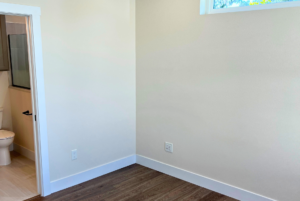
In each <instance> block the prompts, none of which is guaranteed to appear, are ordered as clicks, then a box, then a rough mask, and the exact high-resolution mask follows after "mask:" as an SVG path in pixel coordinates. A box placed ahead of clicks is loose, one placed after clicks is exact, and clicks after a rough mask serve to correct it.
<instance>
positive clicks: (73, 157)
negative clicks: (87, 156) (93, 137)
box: [72, 149, 77, 161]
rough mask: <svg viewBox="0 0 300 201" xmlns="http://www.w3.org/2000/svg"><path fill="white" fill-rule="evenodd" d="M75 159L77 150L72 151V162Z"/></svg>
mask: <svg viewBox="0 0 300 201" xmlns="http://www.w3.org/2000/svg"><path fill="white" fill-rule="evenodd" d="M76 159H77V149H74V150H72V161H74V160H76Z"/></svg>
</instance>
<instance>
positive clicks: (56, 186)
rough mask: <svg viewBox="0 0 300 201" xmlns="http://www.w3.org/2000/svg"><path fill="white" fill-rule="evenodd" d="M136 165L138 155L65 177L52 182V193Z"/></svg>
mask: <svg viewBox="0 0 300 201" xmlns="http://www.w3.org/2000/svg"><path fill="white" fill-rule="evenodd" d="M135 163H136V155H132V156H128V157H126V158H122V159H119V160H116V161H113V162H111V163H107V164H104V165H101V166H99V167H96V168H93V169H90V170H87V171H84V172H81V173H78V174H76V175H72V176H69V177H65V178H63V179H59V180H56V181H53V182H51V192H52V193H55V192H58V191H61V190H63V189H66V188H69V187H72V186H75V185H77V184H80V183H83V182H86V181H89V180H91V179H94V178H97V177H100V176H102V175H105V174H108V173H110V172H114V171H116V170H119V169H121V168H124V167H127V166H129V165H133V164H135Z"/></svg>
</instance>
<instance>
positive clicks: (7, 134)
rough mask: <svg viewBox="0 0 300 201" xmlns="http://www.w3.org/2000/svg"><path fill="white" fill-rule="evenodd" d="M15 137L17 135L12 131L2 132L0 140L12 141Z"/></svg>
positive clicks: (0, 132)
mask: <svg viewBox="0 0 300 201" xmlns="http://www.w3.org/2000/svg"><path fill="white" fill-rule="evenodd" d="M14 137H15V133H14V132H11V131H5V130H0V140H6V139H11V138H14Z"/></svg>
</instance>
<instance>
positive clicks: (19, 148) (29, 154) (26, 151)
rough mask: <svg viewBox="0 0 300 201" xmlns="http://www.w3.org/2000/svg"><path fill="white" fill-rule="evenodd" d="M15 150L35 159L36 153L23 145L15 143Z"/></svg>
mask: <svg viewBox="0 0 300 201" xmlns="http://www.w3.org/2000/svg"><path fill="white" fill-rule="evenodd" d="M13 150H14V151H16V152H18V153H19V154H21V155H22V156H25V157H26V158H29V159H30V160H33V161H35V153H34V152H33V151H31V150H29V149H27V148H25V147H22V146H20V145H18V144H15V143H14V145H13Z"/></svg>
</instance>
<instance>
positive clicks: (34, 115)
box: [0, 3, 51, 200]
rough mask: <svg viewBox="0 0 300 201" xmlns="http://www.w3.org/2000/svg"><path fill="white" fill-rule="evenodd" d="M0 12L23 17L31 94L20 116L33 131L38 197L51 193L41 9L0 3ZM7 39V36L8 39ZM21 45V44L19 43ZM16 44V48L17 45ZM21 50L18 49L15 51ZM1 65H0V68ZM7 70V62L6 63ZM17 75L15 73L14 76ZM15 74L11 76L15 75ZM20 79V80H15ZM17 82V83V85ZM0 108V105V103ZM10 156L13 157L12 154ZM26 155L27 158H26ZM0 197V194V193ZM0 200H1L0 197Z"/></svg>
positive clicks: (21, 39)
mask: <svg viewBox="0 0 300 201" xmlns="http://www.w3.org/2000/svg"><path fill="white" fill-rule="evenodd" d="M0 15H6V16H21V17H25V19H26V22H25V24H26V34H27V36H26V37H25V40H26V41H27V45H28V47H27V49H28V63H29V77H30V95H29V96H30V97H31V101H32V102H31V107H32V108H31V111H30V109H28V111H22V115H24V116H27V117H29V118H28V119H31V121H32V124H33V127H32V130H33V134H34V143H33V144H34V156H33V157H32V159H34V160H35V169H36V173H35V175H36V192H37V194H40V195H41V196H47V195H49V194H51V183H50V173H49V155H48V137H47V121H46V104H45V91H44V73H43V58H42V39H41V26H40V15H41V10H40V8H38V7H33V6H23V5H17V4H8V3H0ZM8 40H9V39H8ZM10 40H11V41H13V40H15V41H19V42H20V41H21V43H22V41H24V36H23V37H22V36H20V37H19V38H10ZM21 47H22V46H21ZM21 47H16V48H19V49H20V48H21ZM19 51H22V50H19ZM12 63H13V62H12ZM1 67H3V66H0V69H1ZM10 70H11V64H10ZM21 74H22V73H21ZM14 75H15V74H13V75H12V76H10V77H8V79H10V81H9V82H10V85H11V86H13V85H23V86H24V84H25V87H24V88H22V87H19V89H20V90H23V89H24V90H25V89H27V90H28V85H27V87H26V83H28V80H27V81H24V80H23V81H22V82H18V81H17V80H14V78H13V76H14ZM16 77H18V75H17V76H16ZM16 77H15V78H16ZM19 81H20V80H19ZM20 83H21V84H20ZM0 107H1V105H0ZM12 157H14V156H12ZM27 158H28V157H27ZM0 196H1V195H0ZM0 200H1V199H0Z"/></svg>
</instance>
